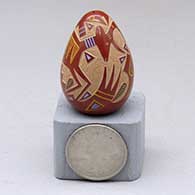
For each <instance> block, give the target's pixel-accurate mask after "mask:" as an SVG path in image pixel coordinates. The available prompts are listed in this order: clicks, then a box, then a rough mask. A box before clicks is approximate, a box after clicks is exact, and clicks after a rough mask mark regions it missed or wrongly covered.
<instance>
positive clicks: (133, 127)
mask: <svg viewBox="0 0 195 195" xmlns="http://www.w3.org/2000/svg"><path fill="white" fill-rule="evenodd" d="M91 124H92V125H93V124H101V125H103V126H104V127H108V128H110V129H113V131H111V132H115V131H116V133H115V134H113V136H115V135H118V136H120V137H121V138H122V139H123V140H124V143H125V145H126V149H127V154H125V157H124V158H125V163H124V162H123V167H121V168H120V171H118V172H116V174H111V176H110V178H109V177H105V178H104V179H106V180H115V181H132V180H135V179H138V178H139V177H140V175H141V172H142V166H143V160H144V131H145V126H144V125H145V98H144V95H143V94H142V93H140V92H134V93H132V95H131V97H130V98H129V100H128V101H127V102H126V103H125V104H124V106H123V107H122V108H121V109H120V110H119V111H117V112H115V113H113V114H111V115H106V116H88V115H84V114H81V113H78V112H77V111H75V110H74V109H73V108H72V107H71V106H70V104H69V103H67V101H66V99H65V97H64V96H63V95H61V96H60V98H59V100H58V104H57V108H56V113H55V116H54V172H55V177H57V178H59V179H83V178H85V179H91V180H101V179H97V177H94V178H96V179H93V177H84V176H83V175H81V174H80V175H81V176H79V174H78V172H77V173H76V172H75V171H73V169H72V168H71V167H72V166H71V165H70V162H72V161H74V160H76V159H77V160H78V164H76V165H75V166H77V165H78V166H81V167H82V166H83V164H82V163H85V162H86V160H87V159H90V154H91V155H94V156H95V157H96V154H92V153H90V152H92V151H93V150H92V149H91V151H90V152H89V153H87V154H86V155H84V156H83V158H81V157H80V156H79V155H77V154H76V152H73V157H72V159H67V158H68V155H67V151H66V150H67V142H70V138H72V135H74V134H73V133H75V131H76V130H77V131H78V129H79V128H81V127H83V126H85V125H91ZM89 132H90V131H89ZM90 133H92V132H90ZM105 135H106V136H108V134H106V133H105ZM113 138H114V137H113ZM74 139H75V138H72V140H74ZM80 139H81V138H80ZM82 139H84V142H83V141H82V140H80V142H81V143H83V144H85V145H86V144H87V138H86V140H85V137H82ZM111 139H112V137H111ZM117 139H118V138H116V140H117ZM94 140H95V142H96V147H97V146H98V139H94ZM101 140H102V139H101ZM105 140H106V139H105ZM105 140H104V143H100V144H99V145H101V144H104V145H105V144H106V143H105V142H106V141H105ZM116 140H114V139H113V140H112V141H113V142H110V143H112V144H113V146H115V143H114V141H115V142H116ZM99 142H102V141H99ZM77 143H78V142H77ZM121 146H122V145H121ZM81 147H82V146H81ZM79 149H80V151H82V152H83V150H82V148H79ZM111 149H112V147H106V148H105V155H107V154H108V153H106V151H108V152H111V153H112V152H113V155H109V156H105V157H102V154H104V153H103V152H104V150H103V151H100V149H99V151H100V152H101V157H102V159H104V160H107V161H105V162H106V163H107V164H105V165H106V166H107V165H109V164H108V163H109V162H108V160H109V159H113V160H112V161H113V162H112V163H110V164H111V165H112V166H114V163H115V161H114V159H116V162H119V160H120V159H119V157H117V156H114V154H116V155H117V151H119V150H118V149H117V148H116V147H115V149H114V147H113V150H115V151H111ZM65 151H66V152H65ZM72 151H75V150H74V148H73V150H72ZM121 151H122V150H121ZM124 151H125V150H124ZM98 155H99V152H98V153H97V157H99V156H100V155H99V156H98ZM78 156H79V157H78ZM71 160H72V161H71ZM100 164H101V161H100V162H99V164H98V163H96V164H95V165H97V166H100ZM87 166H89V165H87ZM108 167H109V166H108ZM93 168H94V167H93ZM104 168H105V167H104ZM111 168H112V167H111ZM85 169H87V167H85ZM89 169H90V166H89ZM85 171H86V170H85ZM90 171H91V170H89V172H90ZM95 171H98V168H97V170H95ZM110 171H111V170H110ZM90 173H91V172H90ZM92 173H93V172H92ZM97 174H98V172H97ZM104 179H102V180H104Z"/></svg>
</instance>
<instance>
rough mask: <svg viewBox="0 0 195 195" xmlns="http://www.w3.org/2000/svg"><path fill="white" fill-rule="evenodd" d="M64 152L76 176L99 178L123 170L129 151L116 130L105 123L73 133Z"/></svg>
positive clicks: (102, 178)
mask: <svg viewBox="0 0 195 195" xmlns="http://www.w3.org/2000/svg"><path fill="white" fill-rule="evenodd" d="M65 153H66V154H65V155H66V159H67V162H68V164H69V166H70V167H71V168H72V170H73V171H74V172H75V173H76V174H77V175H79V176H80V177H83V178H85V179H89V180H95V181H100V180H107V179H110V178H112V177H113V176H115V175H117V174H118V173H119V172H120V171H121V169H122V168H123V167H124V165H125V164H126V161H127V155H128V150H127V146H126V143H125V142H124V140H123V138H122V137H121V136H120V134H119V133H117V131H116V130H114V129H112V128H111V127H108V126H106V125H101V124H89V125H85V126H82V127H80V128H78V129H77V130H75V131H74V132H73V134H72V135H71V136H70V137H69V139H68V142H67V144H66V152H65Z"/></svg>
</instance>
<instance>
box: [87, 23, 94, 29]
mask: <svg viewBox="0 0 195 195" xmlns="http://www.w3.org/2000/svg"><path fill="white" fill-rule="evenodd" d="M86 25H87V28H88V29H89V30H91V29H92V28H93V27H94V26H93V25H92V24H90V23H87V24H86Z"/></svg>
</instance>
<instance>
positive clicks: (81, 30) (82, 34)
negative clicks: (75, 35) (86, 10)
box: [79, 26, 86, 37]
mask: <svg viewBox="0 0 195 195" xmlns="http://www.w3.org/2000/svg"><path fill="white" fill-rule="evenodd" d="M79 35H80V37H82V36H85V35H86V31H85V26H82V27H80V29H79Z"/></svg>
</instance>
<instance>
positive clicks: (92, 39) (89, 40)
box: [84, 37, 95, 48]
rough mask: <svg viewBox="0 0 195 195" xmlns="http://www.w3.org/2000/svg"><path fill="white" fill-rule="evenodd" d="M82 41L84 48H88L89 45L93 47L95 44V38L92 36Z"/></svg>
mask: <svg viewBox="0 0 195 195" xmlns="http://www.w3.org/2000/svg"><path fill="white" fill-rule="evenodd" d="M84 43H85V47H86V48H90V47H94V46H95V40H94V38H93V37H90V38H87V39H85V40H84Z"/></svg>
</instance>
